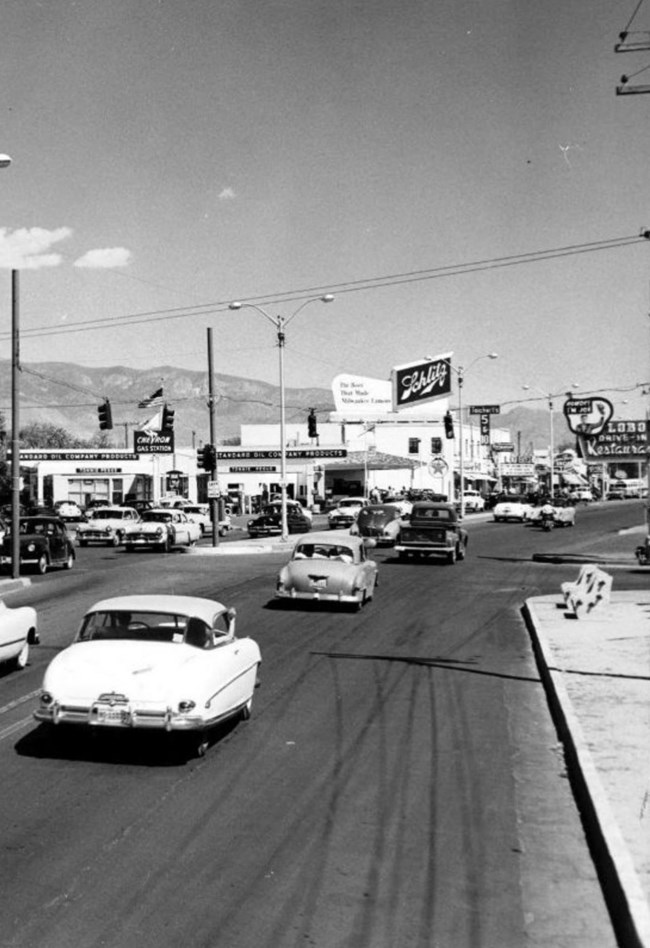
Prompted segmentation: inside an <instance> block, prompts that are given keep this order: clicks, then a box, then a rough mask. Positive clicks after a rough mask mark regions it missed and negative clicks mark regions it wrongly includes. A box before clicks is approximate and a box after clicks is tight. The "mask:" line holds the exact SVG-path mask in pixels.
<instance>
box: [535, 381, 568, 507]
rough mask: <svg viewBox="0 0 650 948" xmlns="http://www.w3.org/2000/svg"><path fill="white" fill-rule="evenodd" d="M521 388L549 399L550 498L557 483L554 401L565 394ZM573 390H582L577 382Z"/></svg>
mask: <svg viewBox="0 0 650 948" xmlns="http://www.w3.org/2000/svg"><path fill="white" fill-rule="evenodd" d="M521 387H522V388H523V390H524V391H525V392H529V391H530V390H531V389H535V390H536V391H537V392H539V393H540V394H541V395H543V396H544V398H546V399H548V418H549V427H550V431H549V436H550V439H551V443H550V445H549V448H548V458H549V469H550V473H551V480H550V484H549V493H550V496H551V497H553V488H554V482H555V440H554V435H553V399H554V398H557V397H558V395H562V394H564V393H563V392H556V394H555V395H553V394H552V393H551V392H545V391H544V390H543V389H541V388H537V386H535V385H522V386H521ZM571 388H580V386H579V384H578V383H577V382H572V383H571Z"/></svg>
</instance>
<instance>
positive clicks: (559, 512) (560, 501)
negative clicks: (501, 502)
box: [526, 497, 576, 527]
mask: <svg viewBox="0 0 650 948" xmlns="http://www.w3.org/2000/svg"><path fill="white" fill-rule="evenodd" d="M550 503H551V506H552V507H553V526H555V527H575V523H576V508H575V504H574V503H573V501H572V500H570V499H569V498H564V497H555V498H553V500H552V501H550ZM545 506H546V505H545V504H544V503H541V504H538V505H537V506H536V507H533V508H532V509H531V511H530V513H529V514H528V516H527V518H526V523H527V524H529V525H530V526H533V527H535V526H541V524H542V519H543V518H542V510H543V509H544V508H545Z"/></svg>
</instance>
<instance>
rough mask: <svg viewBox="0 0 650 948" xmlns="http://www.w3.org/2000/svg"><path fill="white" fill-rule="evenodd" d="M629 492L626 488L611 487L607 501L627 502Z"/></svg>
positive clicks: (606, 497)
mask: <svg viewBox="0 0 650 948" xmlns="http://www.w3.org/2000/svg"><path fill="white" fill-rule="evenodd" d="M626 499H627V490H626V489H625V487H610V488H609V490H608V491H607V494H606V495H605V500H626Z"/></svg>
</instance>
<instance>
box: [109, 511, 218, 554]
mask: <svg viewBox="0 0 650 948" xmlns="http://www.w3.org/2000/svg"><path fill="white" fill-rule="evenodd" d="M200 536H201V527H200V526H199V525H198V523H196V522H195V521H194V520H190V518H189V517H188V516H187V515H186V514H185V512H184V511H183V510H181V509H179V508H175V507H163V508H161V509H159V510H157V509H155V508H154V509H153V510H145V511H144V512H143V514H142V516H141V518H140V520H139V521H138V522H137V523H133V524H131V525H130V526H127V527H126V529H125V531H124V536H123V543H124V549H125V550H126V552H127V553H132V552H133V550H135V549H141V548H145V549H146V548H148V549H154V550H160V551H161V552H163V553H169V551H170V550H172V549H173V548H174V547H175V546H194V544H195V543H196V542H197V541H198V539H199V537H200Z"/></svg>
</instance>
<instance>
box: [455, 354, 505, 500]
mask: <svg viewBox="0 0 650 948" xmlns="http://www.w3.org/2000/svg"><path fill="white" fill-rule="evenodd" d="M498 358H499V356H498V354H497V353H496V352H488V353H486V354H485V355H482V356H477V357H476V358H475V359H474V360H473V361H472V362H470V364H469V365H468V366H467V367H466V368H463V366H462V365H459V366H455V365H452V364H451V361H450V360H447V365H448V366H449V368H450V369H453V371H454V372H455V373H456V375H457V376H458V437H459V438H460V444H459V451H458V466H459V472H460V515H461V517H464V516H465V451H464V447H463V434H464V432H463V382H464V381H465V373H466V372H468V371H469V370H470V369H471V368H472V366H473V365H474V364H475V363H476V362H479V361H480V360H481V359H498Z"/></svg>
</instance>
